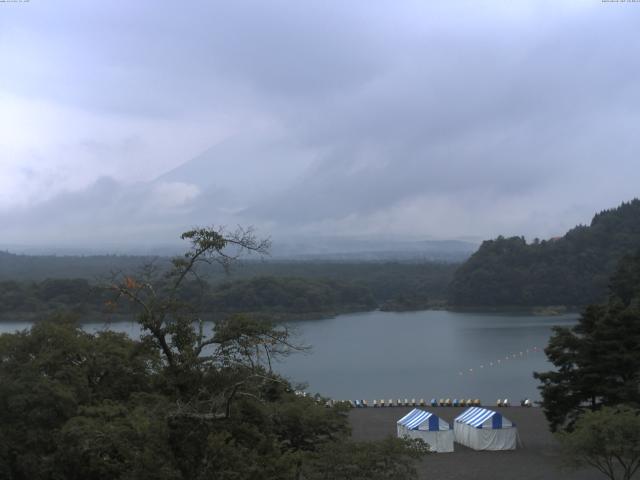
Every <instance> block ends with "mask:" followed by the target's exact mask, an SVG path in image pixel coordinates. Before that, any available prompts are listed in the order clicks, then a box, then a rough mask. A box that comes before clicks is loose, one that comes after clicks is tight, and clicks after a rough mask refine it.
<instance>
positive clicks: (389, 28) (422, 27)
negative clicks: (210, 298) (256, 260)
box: [0, 0, 640, 245]
mask: <svg viewBox="0 0 640 480" xmlns="http://www.w3.org/2000/svg"><path fill="white" fill-rule="evenodd" d="M638 25H640V3H631V2H629V3H606V2H601V1H600V0H580V1H577V0H576V1H564V2H562V1H540V0H535V1H531V2H527V1H520V2H498V1H496V2H483V1H478V0H474V1H446V2H445V1H442V2H426V1H422V0H421V1H415V2H411V1H406V2H397V1H376V2H371V1H351V2H345V1H335V2H332V1H327V0H323V1H294V0H290V1H262V0H255V1H243V0H240V1H229V2H211V1H192V2H187V3H185V2H173V3H169V2H162V3H160V2H156V1H142V0H140V1H136V2H124V1H103V2H77V1H63V0H56V1H44V0H31V1H30V2H28V3H0V68H1V73H2V74H1V75H0V222H2V225H3V230H2V231H3V235H2V237H3V238H2V239H0V243H4V244H40V245H44V244H46V243H48V242H49V243H55V244H60V245H61V244H65V245H74V244H83V243H85V244H86V243H88V242H97V243H102V244H105V245H106V244H123V243H128V242H131V243H132V244H134V243H135V244H140V243H145V244H149V245H151V244H158V243H166V242H170V241H171V240H172V239H174V238H176V237H177V236H178V235H179V233H180V232H181V231H183V230H184V229H186V228H189V227H191V226H193V225H195V224H227V225H235V224H243V225H248V224H253V225H255V226H256V227H257V228H258V229H259V231H261V232H262V233H264V234H266V235H269V234H270V235H273V236H274V237H276V238H279V237H284V236H295V235H301V236H302V235H304V236H313V235H328V234H330V235H338V236H340V235H342V236H359V237H362V236H371V237H376V236H382V235H384V236H397V237H399V238H414V239H415V238H438V239H442V238H462V237H474V238H487V237H494V236H496V235H498V234H506V235H511V234H523V235H526V236H528V237H530V238H532V237H534V236H540V237H548V236H555V235H558V234H562V233H564V231H566V230H567V229H568V228H570V227H571V226H573V225H575V224H576V223H585V222H588V221H589V220H590V218H591V216H592V215H593V213H594V212H595V211H598V210H602V209H604V208H609V207H614V206H616V205H617V204H619V203H620V202H622V201H624V200H630V199H632V198H634V197H636V196H638V195H639V187H638V185H639V182H638V180H639V179H640V156H639V155H638V153H639V151H640V135H639V134H638V125H640V61H639V60H638V59H639V58H640V33H639V29H638Z"/></svg>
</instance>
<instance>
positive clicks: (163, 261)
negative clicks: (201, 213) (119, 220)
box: [0, 253, 457, 320]
mask: <svg viewBox="0 0 640 480" xmlns="http://www.w3.org/2000/svg"><path fill="white" fill-rule="evenodd" d="M109 262H113V263H112V264H110V263H109ZM149 265H153V267H154V269H156V270H157V271H159V272H163V271H167V270H168V269H169V268H170V267H171V262H170V259H169V258H165V257H160V258H151V257H133V256H132V257H127V256H101V257H56V256H40V257H31V256H24V255H13V254H9V253H0V279H2V280H0V318H2V319H13V320H18V319H30V318H33V317H34V315H40V314H43V313H47V312H49V313H51V312H56V311H67V312H75V313H79V314H82V315H83V316H84V317H85V318H87V317H95V316H102V315H104V314H105V313H116V314H117V313H123V312H122V311H120V310H119V309H116V311H115V312H114V311H108V312H107V311H106V310H105V308H104V306H105V302H106V301H107V300H108V298H107V297H106V296H105V290H104V288H101V287H103V286H105V285H108V284H109V281H110V278H111V277H112V275H113V273H112V272H122V273H126V274H128V275H136V274H137V273H139V272H141V271H144V270H145V266H146V267H148V266H149ZM456 268H457V265H456V264H449V263H431V262H428V263H403V262H360V263H353V262H352V263H349V262H280V261H278V262H276V261H257V260H253V261H244V262H241V263H240V262H239V263H238V264H237V265H234V267H233V268H232V269H231V270H230V271H229V272H228V273H225V272H224V271H223V270H221V269H216V268H214V267H212V266H209V265H203V266H202V272H201V275H200V276H199V278H198V280H197V281H196V280H192V281H190V282H188V283H187V284H186V285H185V288H183V289H182V291H181V294H182V295H186V296H187V297H188V298H185V299H186V300H188V301H190V302H192V304H193V305H195V306H197V308H198V310H199V311H200V312H202V313H206V314H210V315H211V314H214V313H215V314H217V315H224V314H227V313H234V312H239V311H242V312H247V311H250V312H252V313H263V314H268V315H270V316H275V317H278V318H287V317H296V318H301V317H305V318H306V317H321V316H330V315H334V314H337V313H345V312H352V311H365V310H372V309H375V308H377V307H382V308H383V309H387V310H407V309H420V308H427V307H430V306H434V305H442V303H443V302H444V300H445V298H446V289H447V285H448V283H449V282H450V281H451V279H452V278H453V272H454V271H455V269H456Z"/></svg>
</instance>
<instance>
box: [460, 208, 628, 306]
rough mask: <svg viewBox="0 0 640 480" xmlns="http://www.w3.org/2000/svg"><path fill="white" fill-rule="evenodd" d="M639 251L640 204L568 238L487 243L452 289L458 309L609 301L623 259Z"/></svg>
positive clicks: (610, 213)
mask: <svg viewBox="0 0 640 480" xmlns="http://www.w3.org/2000/svg"><path fill="white" fill-rule="evenodd" d="M638 248H640V200H638V199H634V200H632V201H631V202H628V203H623V204H622V205H620V206H619V207H617V208H614V209H611V210H605V211H603V212H600V213H598V214H596V215H595V216H594V217H593V220H592V221H591V224H590V225H589V226H582V225H581V226H577V227H575V228H573V229H572V230H570V231H569V232H567V234H566V235H565V236H564V237H561V238H558V239H552V240H547V241H534V242H533V243H531V244H527V243H526V241H525V240H524V238H522V237H511V238H504V237H498V238H497V239H495V240H489V241H485V242H483V244H482V245H481V246H480V249H479V250H478V251H477V252H476V253H475V254H474V255H472V256H471V258H470V259H469V260H468V261H467V262H465V263H464V264H463V265H462V266H461V267H460V268H459V269H458V270H457V272H456V274H455V276H454V279H453V281H452V283H451V285H450V289H449V292H450V294H449V298H450V303H451V304H453V305H455V306H488V307H497V306H527V307H530V306H544V305H571V306H582V305H586V304H589V303H597V302H600V301H602V300H603V299H604V298H605V297H606V292H607V285H608V279H609V277H610V275H611V274H612V273H613V272H614V270H615V268H616V265H617V263H618V262H619V261H620V259H621V258H622V257H623V256H624V255H628V254H632V253H634V252H635V251H636V250H637V249H638Z"/></svg>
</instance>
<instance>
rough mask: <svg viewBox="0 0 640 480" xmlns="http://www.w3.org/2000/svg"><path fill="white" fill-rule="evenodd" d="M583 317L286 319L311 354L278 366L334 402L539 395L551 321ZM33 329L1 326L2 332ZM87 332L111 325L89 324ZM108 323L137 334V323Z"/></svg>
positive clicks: (439, 314) (442, 314)
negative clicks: (537, 376) (535, 375)
mask: <svg viewBox="0 0 640 480" xmlns="http://www.w3.org/2000/svg"><path fill="white" fill-rule="evenodd" d="M577 319H578V316H577V315H575V314H573V315H563V316H551V317H546V316H531V315H518V314H495V313H468V312H465V313H454V312H446V311H433V310H429V311H421V312H403V313H394V312H379V311H375V312H367V313H358V314H349V315H340V316H338V317H336V318H333V319H327V320H311V321H299V322H289V323H288V326H290V327H292V328H293V329H294V330H295V332H296V340H297V342H298V343H304V344H306V345H310V346H311V347H312V348H311V351H310V352H309V353H301V354H295V355H292V356H291V357H288V358H286V359H285V360H284V361H282V362H280V363H278V364H276V366H275V368H276V369H277V370H278V371H280V372H281V373H282V374H283V375H285V376H286V377H288V378H289V379H291V380H292V381H293V382H294V383H297V382H306V383H307V384H308V388H307V391H309V392H312V393H315V392H319V393H321V394H322V395H326V396H329V397H332V398H335V399H366V400H368V401H371V400H372V399H374V398H376V399H381V398H385V399H390V398H393V399H397V398H399V397H402V398H403V399H404V398H405V397H406V398H409V399H411V398H414V397H415V398H416V399H419V398H424V399H425V400H428V399H431V398H433V397H436V398H441V397H445V398H446V397H450V398H461V397H465V398H480V399H481V400H483V401H484V402H486V403H489V402H491V403H492V402H494V401H495V399H496V398H498V397H501V398H505V397H506V398H509V399H511V400H512V401H518V400H519V399H521V398H524V397H528V398H531V399H538V398H539V394H538V391H537V388H536V387H537V384H538V382H536V381H535V380H534V378H533V376H532V372H533V371H545V370H548V369H550V368H551V365H550V364H549V363H548V362H547V361H546V357H545V355H544V353H543V351H542V350H543V348H544V347H545V346H546V345H547V342H548V340H549V336H550V335H551V328H552V327H553V326H554V325H561V326H569V325H573V324H575V323H576V321H577ZM26 327H28V325H25V323H17V322H16V323H12V322H3V323H0V332H13V331H16V330H19V329H23V328H26ZM85 328H86V329H87V330H88V331H93V332H95V331H98V330H101V329H104V328H106V326H105V324H103V323H92V324H86V325H85ZM108 328H111V329H113V330H116V331H121V332H126V333H127V334H129V335H130V336H132V337H137V336H138V335H139V333H140V332H139V329H138V327H137V325H136V324H135V323H131V322H116V323H111V324H110V325H109V326H108Z"/></svg>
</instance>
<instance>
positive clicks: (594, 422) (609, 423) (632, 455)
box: [558, 406, 640, 480]
mask: <svg viewBox="0 0 640 480" xmlns="http://www.w3.org/2000/svg"><path fill="white" fill-rule="evenodd" d="M558 437H559V439H560V441H561V444H562V447H563V453H564V455H565V457H566V458H567V460H568V462H569V464H570V465H572V466H574V467H580V466H583V465H590V466H592V467H594V468H596V469H598V470H599V471H600V472H602V473H603V474H604V475H606V476H607V477H608V478H609V479H611V480H616V479H623V480H630V479H631V478H632V477H633V475H634V473H635V472H636V471H637V470H638V468H639V467H640V411H638V410H637V409H632V408H629V407H626V406H619V407H615V408H614V407H603V408H602V409H601V410H598V411H595V412H587V413H585V414H584V415H583V416H582V417H581V418H580V419H579V420H578V421H577V422H576V424H575V428H574V429H573V431H572V432H563V433H562V434H560V435H559V436H558Z"/></svg>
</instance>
